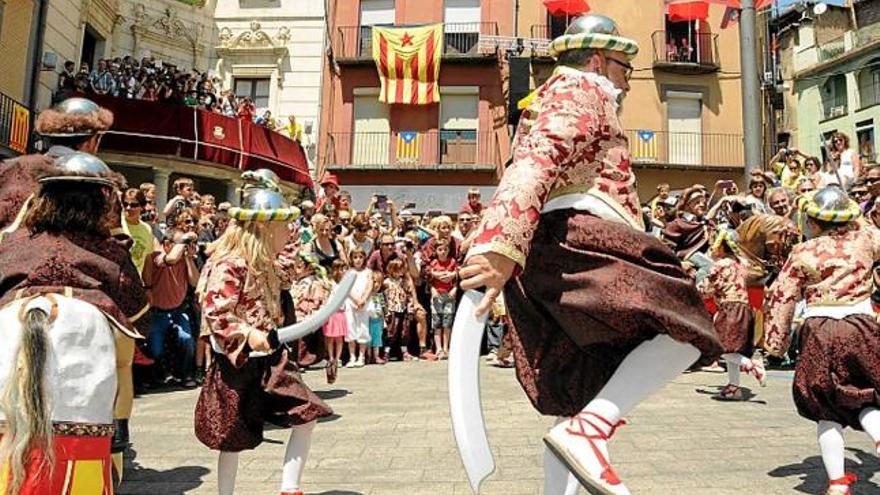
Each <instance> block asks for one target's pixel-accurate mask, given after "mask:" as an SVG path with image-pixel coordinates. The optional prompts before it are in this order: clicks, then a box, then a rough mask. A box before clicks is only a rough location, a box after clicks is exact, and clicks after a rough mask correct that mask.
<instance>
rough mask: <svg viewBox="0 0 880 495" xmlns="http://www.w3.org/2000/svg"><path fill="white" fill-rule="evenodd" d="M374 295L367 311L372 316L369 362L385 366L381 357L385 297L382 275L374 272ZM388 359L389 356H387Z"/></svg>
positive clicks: (368, 352) (368, 351)
mask: <svg viewBox="0 0 880 495" xmlns="http://www.w3.org/2000/svg"><path fill="white" fill-rule="evenodd" d="M372 275H373V295H372V296H371V297H370V302H369V304H368V306H367V310H368V311H369V314H370V343H369V347H367V360H368V362H370V363H373V364H385V363H386V361H385V359H383V358H382V356H380V354H381V350H382V333H383V332H384V331H385V295H384V294H382V292H381V291H382V274H381V273H379V272H372ZM386 357H387V354H386Z"/></svg>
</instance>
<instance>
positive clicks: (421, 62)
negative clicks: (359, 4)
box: [372, 24, 443, 105]
mask: <svg viewBox="0 0 880 495" xmlns="http://www.w3.org/2000/svg"><path fill="white" fill-rule="evenodd" d="M372 30H373V60H374V61H375V62H376V68H377V69H378V70H379V80H380V82H381V88H380V91H379V101H381V102H382V103H388V104H394V103H397V104H402V105H428V104H431V103H438V102H439V101H440V88H439V85H438V81H439V80H440V57H441V56H442V55H443V24H431V25H428V26H420V27H380V26H373V29H372Z"/></svg>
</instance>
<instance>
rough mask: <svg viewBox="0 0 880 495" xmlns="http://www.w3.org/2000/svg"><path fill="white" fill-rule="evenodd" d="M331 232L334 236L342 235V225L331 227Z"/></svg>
mask: <svg viewBox="0 0 880 495" xmlns="http://www.w3.org/2000/svg"><path fill="white" fill-rule="evenodd" d="M333 232H334V233H335V234H336V235H342V225H336V226H335V227H333Z"/></svg>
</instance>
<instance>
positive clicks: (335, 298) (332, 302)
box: [278, 271, 355, 344]
mask: <svg viewBox="0 0 880 495" xmlns="http://www.w3.org/2000/svg"><path fill="white" fill-rule="evenodd" d="M354 280H355V274H354V272H351V271H350V272H348V273H346V274H345V275H343V277H342V280H340V281H339V283H338V284H337V285H336V288H335V289H333V292H331V293H330V297H328V298H327V303H326V304H324V305H323V306H321V309H319V310H318V311H315V312H314V313H313V314H312V315H311V316H309V317H308V318H306V319H305V320H303V321H301V322H299V323H294V324H293V325H290V326H287V327H284V328H279V329H278V340H279V341H280V342H281V343H282V344H287V343H289V342H293V341H294V340H296V339H301V338H303V337H305V336H306V335H308V334H310V333H312V332H314V331H316V330H318V329H319V328H321V327H322V326H323V325H324V323H327V320H329V319H330V317H331V316H333V313H335V312H336V311H338V310H339V308H341V307H342V305H343V304H345V300H346V299H347V298H348V293H349V292H351V288H352V287H353V286H354Z"/></svg>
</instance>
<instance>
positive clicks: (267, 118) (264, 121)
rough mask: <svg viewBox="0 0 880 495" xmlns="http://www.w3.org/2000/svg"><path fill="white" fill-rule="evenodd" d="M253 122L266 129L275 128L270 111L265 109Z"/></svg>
mask: <svg viewBox="0 0 880 495" xmlns="http://www.w3.org/2000/svg"><path fill="white" fill-rule="evenodd" d="M254 124H257V125H258V126H261V127H265V128H266V129H269V130H272V129H274V128H275V123H274V121H273V120H272V111H271V110H266V111H265V112H263V115H261V116H259V117H256V118H255V119H254Z"/></svg>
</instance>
